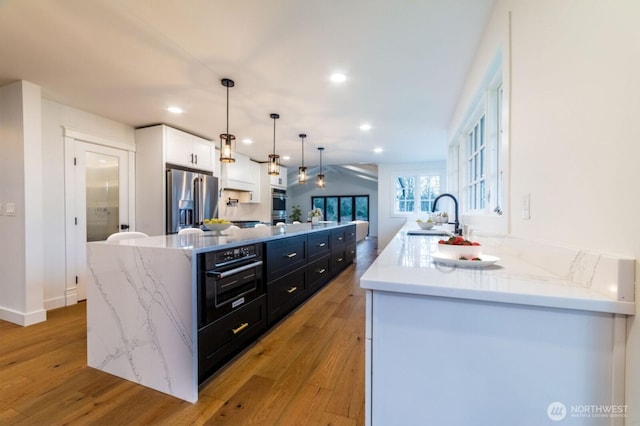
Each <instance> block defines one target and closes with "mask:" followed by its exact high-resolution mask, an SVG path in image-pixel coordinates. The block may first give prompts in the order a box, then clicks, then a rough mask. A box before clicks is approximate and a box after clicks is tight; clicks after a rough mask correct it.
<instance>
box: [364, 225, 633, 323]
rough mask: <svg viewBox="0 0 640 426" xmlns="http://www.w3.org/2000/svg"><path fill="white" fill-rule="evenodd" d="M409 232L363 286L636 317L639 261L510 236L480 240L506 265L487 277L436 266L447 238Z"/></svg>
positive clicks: (369, 273)
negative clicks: (435, 258)
mask: <svg viewBox="0 0 640 426" xmlns="http://www.w3.org/2000/svg"><path fill="white" fill-rule="evenodd" d="M409 226H410V225H407V226H406V227H405V228H403V229H402V230H401V231H400V232H399V233H398V234H397V235H396V236H395V237H394V238H393V239H392V240H391V242H390V243H389V245H388V246H387V247H386V248H385V249H384V250H383V252H382V253H381V254H380V256H379V257H378V258H377V259H376V261H375V262H374V263H373V264H372V265H371V267H370V268H369V269H368V270H367V271H366V272H365V274H364V275H363V276H362V278H361V286H362V287H363V288H367V289H372V290H384V291H392V292H402V293H409V294H423V295H436V296H446V297H457V298H467V299H474V300H486V301H497V302H505V303H518V304H531V305H536V306H548V307H560V308H567V309H581V310H592V311H599V312H610V313H621V314H634V313H635V303H634V302H635V294H634V285H635V270H634V268H635V259H631V258H625V257H623V256H616V255H610V254H606V253H597V252H594V251H589V250H578V249H572V248H567V247H561V246H553V245H550V244H546V243H541V242H535V241H528V240H523V239H519V238H513V237H508V236H494V235H488V236H482V235H477V238H475V237H474V240H478V241H480V243H481V244H482V245H483V253H484V254H487V255H494V256H498V257H500V261H499V262H498V263H497V264H495V265H492V266H488V267H486V268H481V269H471V268H469V269H467V268H459V267H455V266H447V265H442V264H439V263H436V262H434V261H433V257H432V255H433V254H435V253H437V241H438V239H439V238H440V237H433V236H411V235H407V234H406V231H407V229H408V227H409Z"/></svg>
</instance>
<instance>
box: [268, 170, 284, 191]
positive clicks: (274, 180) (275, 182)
mask: <svg viewBox="0 0 640 426" xmlns="http://www.w3.org/2000/svg"><path fill="white" fill-rule="evenodd" d="M269 177H270V178H271V186H273V187H276V188H280V189H287V168H286V167H283V166H280V174H279V175H278V176H271V175H269Z"/></svg>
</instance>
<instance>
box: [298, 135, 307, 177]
mask: <svg viewBox="0 0 640 426" xmlns="http://www.w3.org/2000/svg"><path fill="white" fill-rule="evenodd" d="M298 136H300V139H302V166H300V167H298V183H307V168H306V167H305V166H304V138H306V137H307V135H305V134H304V133H300V134H299V135H298Z"/></svg>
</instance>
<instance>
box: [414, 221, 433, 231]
mask: <svg viewBox="0 0 640 426" xmlns="http://www.w3.org/2000/svg"><path fill="white" fill-rule="evenodd" d="M416 223H417V224H418V226H419V227H420V229H431V228H433V225H434V223H433V221H431V222H422V221H420V222H416Z"/></svg>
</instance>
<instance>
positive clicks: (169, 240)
mask: <svg viewBox="0 0 640 426" xmlns="http://www.w3.org/2000/svg"><path fill="white" fill-rule="evenodd" d="M347 225H352V223H349V222H343V223H337V222H323V223H321V224H318V225H312V224H310V223H301V224H296V225H293V224H290V225H286V226H266V227H258V228H229V229H226V230H224V231H222V232H212V231H206V232H205V233H204V235H198V234H184V235H178V234H172V235H158V236H152V237H149V238H134V239H129V240H120V241H114V242H110V243H107V242H106V241H99V242H94V243H92V244H110V245H121V246H129V247H153V248H162V249H176V250H190V251H191V252H192V253H194V254H195V253H202V252H207V251H211V250H219V249H224V248H227V247H234V246H237V245H239V244H251V243H259V242H264V241H267V240H270V241H271V240H275V239H279V238H286V237H292V236H295V235H302V234H306V233H310V232H318V231H324V230H327V229H333V228H338V227H341V226H347Z"/></svg>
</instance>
